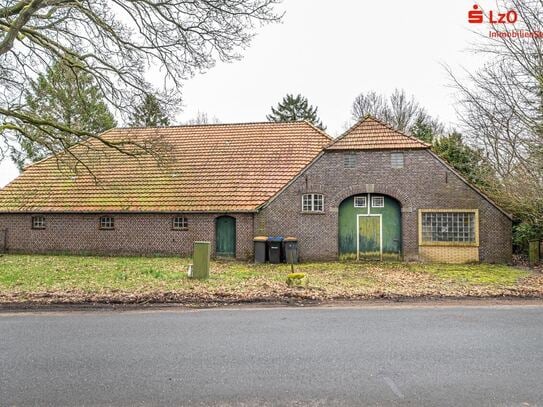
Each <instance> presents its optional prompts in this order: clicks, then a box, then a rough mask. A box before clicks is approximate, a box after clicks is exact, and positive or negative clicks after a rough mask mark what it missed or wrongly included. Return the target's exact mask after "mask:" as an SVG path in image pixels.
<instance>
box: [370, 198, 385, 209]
mask: <svg viewBox="0 0 543 407" xmlns="http://www.w3.org/2000/svg"><path fill="white" fill-rule="evenodd" d="M371 207H372V208H384V207H385V198H384V197H383V196H372V197H371Z"/></svg>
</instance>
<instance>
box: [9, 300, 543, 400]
mask: <svg viewBox="0 0 543 407" xmlns="http://www.w3.org/2000/svg"><path fill="white" fill-rule="evenodd" d="M240 404H241V405H412V406H418V405H440V406H443V405H451V406H452V405H454V406H467V405H488V406H500V405H507V406H530V405H532V406H533V405H540V406H541V405H543V306H536V305H533V306H518V307H517V306H511V307H508V306H497V307H482V306H481V307H479V306H476V307H420V306H415V307H369V308H346V309H337V308H336V309H331V308H311V309H304V308H273V309H270V308H268V309H238V310H234V309H222V310H221V309H219V310H199V311H158V312H124V313H121V312H81V313H79V312H78V313H73V312H72V313H55V314H51V313H49V314H48V313H42V314H2V315H0V405H54V406H58V405H240Z"/></svg>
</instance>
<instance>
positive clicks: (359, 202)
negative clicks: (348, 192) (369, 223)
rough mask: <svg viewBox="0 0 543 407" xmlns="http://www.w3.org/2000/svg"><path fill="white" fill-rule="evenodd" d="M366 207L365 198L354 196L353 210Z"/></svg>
mask: <svg viewBox="0 0 543 407" xmlns="http://www.w3.org/2000/svg"><path fill="white" fill-rule="evenodd" d="M367 206H368V202H367V200H366V197H365V196H355V197H354V207H355V208H366V207H367Z"/></svg>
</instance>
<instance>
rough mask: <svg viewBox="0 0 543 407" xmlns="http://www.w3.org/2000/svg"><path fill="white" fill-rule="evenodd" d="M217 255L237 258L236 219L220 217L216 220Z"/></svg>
mask: <svg viewBox="0 0 543 407" xmlns="http://www.w3.org/2000/svg"><path fill="white" fill-rule="evenodd" d="M215 255H216V256H218V257H236V218H233V217H232V216H219V217H218V218H217V219H216V220H215Z"/></svg>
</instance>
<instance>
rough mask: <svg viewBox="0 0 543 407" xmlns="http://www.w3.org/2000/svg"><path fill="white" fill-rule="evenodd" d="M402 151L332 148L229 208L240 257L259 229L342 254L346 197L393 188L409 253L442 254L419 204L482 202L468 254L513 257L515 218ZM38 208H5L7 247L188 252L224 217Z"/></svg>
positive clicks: (421, 156) (321, 256) (318, 253)
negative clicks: (427, 236) (310, 209)
mask: <svg viewBox="0 0 543 407" xmlns="http://www.w3.org/2000/svg"><path fill="white" fill-rule="evenodd" d="M403 152H404V168H402V169H393V168H391V166H390V154H391V151H358V152H357V153H356V165H355V167H354V168H345V166H344V156H343V154H344V153H343V152H342V151H327V152H326V153H324V154H323V155H322V156H320V158H318V159H317V160H316V161H315V162H314V163H313V164H312V165H311V166H309V167H308V168H307V169H306V171H305V172H304V173H303V174H302V175H301V176H299V177H298V178H296V179H295V180H294V181H292V182H291V183H290V184H289V185H288V186H286V187H285V189H284V190H283V191H282V192H281V193H279V194H278V195H277V196H276V197H275V198H274V199H272V200H271V201H270V202H269V203H268V204H267V205H265V206H264V207H263V208H262V209H261V210H260V211H259V212H258V213H257V214H252V213H234V214H229V215H230V216H233V217H235V218H236V257H237V258H238V259H247V258H250V257H252V255H253V242H252V238H253V236H255V235H268V236H274V235H282V236H296V237H297V238H298V239H299V251H300V259H301V260H302V261H307V260H335V259H337V258H338V207H339V204H340V203H341V202H342V201H343V200H344V199H346V198H348V197H351V196H353V195H356V194H362V193H376V194H384V195H389V196H391V197H393V198H395V199H397V200H398V201H399V202H400V204H401V207H402V209H401V215H402V222H401V224H402V253H403V257H404V259H405V260H420V259H423V258H424V257H426V258H428V257H432V255H433V254H435V253H436V250H433V251H432V249H427V250H426V252H424V250H425V249H421V250H422V252H421V251H419V244H418V210H419V209H478V210H479V247H478V251H476V250H471V251H470V253H469V256H468V257H469V260H476V259H475V258H474V255H473V253H477V252H478V260H480V261H484V262H510V261H511V247H512V246H511V220H510V219H509V218H508V217H507V216H506V215H504V214H503V213H502V212H501V211H500V210H499V209H497V208H496V207H495V206H494V205H492V204H491V203H490V202H489V201H488V200H486V199H485V198H484V197H482V196H481V195H480V194H479V193H477V192H476V191H475V190H474V189H472V188H471V187H470V186H468V185H467V184H466V183H465V182H464V181H462V180H461V179H460V178H459V177H458V176H457V175H456V174H455V173H454V172H452V171H451V170H450V169H449V168H448V167H447V166H446V165H444V164H443V163H442V162H440V161H439V160H438V159H436V157H434V156H433V155H432V154H431V153H430V152H429V151H427V150H404V151H403ZM304 193H319V194H323V195H324V213H323V214H308V213H302V211H301V197H302V194H304ZM32 215H33V214H31V213H28V214H7V213H5V214H0V231H2V230H5V231H6V232H5V233H6V234H5V237H4V239H3V240H4V241H5V243H4V245H5V249H6V251H8V252H26V253H51V252H57V253H84V254H107V255H116V254H123V255H124V254H145V255H153V254H167V255H179V256H189V255H191V254H192V244H193V242H194V241H196V240H204V241H210V242H211V243H212V245H211V246H212V250H213V251H214V250H215V219H216V218H217V217H218V216H221V214H213V213H201V214H197V213H193V214H191V213H188V214H185V215H186V216H187V217H188V220H189V228H188V230H186V231H178V230H172V218H173V217H174V216H175V214H167V213H117V214H114V213H113V214H109V215H113V216H114V217H115V229H114V230H100V229H99V217H100V215H101V214H84V213H70V214H68V213H66V214H61V213H56V214H53V213H44V214H43V215H45V218H46V220H45V221H46V227H45V229H32V228H31V216H32ZM0 237H2V236H0ZM0 243H1V239H0ZM1 250H2V247H0V251H1ZM428 250H430V251H431V252H428ZM444 250H446V249H443V248H440V249H439V250H438V251H439V252H440V253H443V251H444ZM445 254H446V253H445ZM445 254H439V253H438V255H440V256H441V255H445ZM449 254H450V256H451V258H453V259H460V258H461V257H462V256H465V255H467V254H466V251H463V252H462V253H459V252H458V250H456V251H455V252H454V253H453V252H451V253H449ZM475 256H477V255H475Z"/></svg>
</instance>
